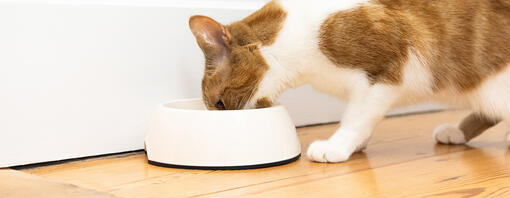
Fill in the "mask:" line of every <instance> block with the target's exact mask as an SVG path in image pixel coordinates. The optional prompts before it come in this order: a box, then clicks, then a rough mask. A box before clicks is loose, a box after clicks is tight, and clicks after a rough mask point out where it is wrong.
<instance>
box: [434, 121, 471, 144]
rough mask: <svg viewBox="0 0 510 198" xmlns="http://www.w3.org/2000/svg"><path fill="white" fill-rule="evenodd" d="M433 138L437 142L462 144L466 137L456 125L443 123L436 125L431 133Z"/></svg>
mask: <svg viewBox="0 0 510 198" xmlns="http://www.w3.org/2000/svg"><path fill="white" fill-rule="evenodd" d="M432 137H433V138H434V140H435V141H436V142H438V143H442V144H464V143H466V138H465V137H464V132H462V131H461V130H460V129H459V128H458V127H455V126H453V125H450V124H443V125H441V126H438V127H437V128H436V129H435V130H434V133H433V135H432Z"/></svg>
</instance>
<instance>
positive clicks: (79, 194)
mask: <svg viewBox="0 0 510 198" xmlns="http://www.w3.org/2000/svg"><path fill="white" fill-rule="evenodd" d="M0 197H1V198H45V197H51V198H115V196H113V195H109V194H107V193H104V192H100V191H96V190H89V189H85V188H82V187H78V186H75V185H71V184H65V183H59V182H54V181H50V180H47V179H44V178H41V177H37V176H34V175H30V174H27V173H23V172H20V171H14V170H9V169H0Z"/></svg>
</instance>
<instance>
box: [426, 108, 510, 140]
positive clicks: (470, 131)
mask: <svg viewBox="0 0 510 198" xmlns="http://www.w3.org/2000/svg"><path fill="white" fill-rule="evenodd" d="M499 122H500V120H499V119H492V118H488V117H487V116H485V115H483V114H481V113H472V114H470V115H469V116H467V117H466V118H464V120H462V122H461V123H460V124H459V126H453V125H450V124H443V125H441V126H438V127H437V128H436V129H435V130H434V133H433V137H434V140H435V141H436V142H438V143H442V144H464V143H466V142H469V141H470V140H472V139H473V138H475V137H477V136H479V135H480V134H482V133H483V132H484V131H485V130H487V129H489V128H491V127H493V126H494V125H496V124H498V123H499Z"/></svg>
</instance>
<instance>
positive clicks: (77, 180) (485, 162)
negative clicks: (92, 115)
mask: <svg viewBox="0 0 510 198" xmlns="http://www.w3.org/2000/svg"><path fill="white" fill-rule="evenodd" d="M468 113H469V112H465V111H453V112H442V113H432V114H423V115H412V116H405V117H397V118H390V119H386V120H385V121H383V122H382V123H381V124H380V125H379V126H378V127H377V130H376V132H375V134H374V136H373V138H372V140H371V141H370V144H369V147H368V149H367V150H366V151H365V152H364V153H358V154H355V155H354V156H353V157H352V159H351V160H350V161H348V162H346V163H340V164H320V163H312V162H309V161H308V160H307V159H306V157H302V158H301V159H300V160H299V161H297V162H295V163H292V164H289V165H285V166H281V167H274V168H266V169H259V170H246V171H198V170H179V169H168V168H160V167H155V166H151V165H148V164H147V163H146V157H145V155H134V156H128V157H125V158H115V159H100V160H92V161H86V162H78V163H71V164H63V165H57V166H51V167H43V168H38V169H32V170H26V172H29V173H32V174H36V175H40V176H43V177H46V178H50V179H53V180H58V181H63V182H69V183H72V184H76V185H80V186H84V187H88V188H93V189H97V190H101V191H106V192H110V193H112V194H114V195H117V196H120V197H191V196H205V197H239V196H246V195H250V196H254V197H266V196H267V197H280V196H283V197H287V196H288V195H292V196H293V197H309V196H310V195H312V194H309V193H319V194H320V195H324V196H328V195H336V196H338V195H344V196H346V197H352V196H356V197H358V196H360V197H363V196H367V197H371V196H388V195H400V196H412V195H420V196H423V197H426V196H450V195H452V194H455V193H457V194H459V195H460V194H463V193H464V194H468V193H471V194H474V193H475V192H477V193H478V192H479V191H481V192H479V193H478V195H489V194H491V193H493V194H492V195H502V194H505V193H508V187H509V186H508V184H510V182H508V178H509V177H508V171H509V170H510V160H509V159H510V157H509V153H508V149H507V147H506V146H505V145H504V135H505V131H508V130H510V127H508V126H506V125H499V126H497V127H495V128H494V129H491V130H490V131H489V132H487V134H484V135H482V137H480V138H477V139H475V140H474V142H472V143H470V144H469V145H470V146H447V145H436V144H435V143H434V142H433V140H432V138H431V136H432V130H433V129H434V128H435V127H436V126H437V125H439V124H442V123H445V122H448V123H456V122H457V121H459V120H460V119H461V118H462V117H463V116H465V115H467V114H468ZM336 127H337V126H335V125H324V126H316V127H308V128H302V129H299V130H298V134H299V137H300V140H301V143H302V146H303V151H306V148H307V146H308V145H309V144H310V143H311V142H312V141H313V140H315V139H324V138H327V137H328V136H330V135H331V134H332V133H333V132H334V131H335V129H336ZM505 164H508V165H507V166H505ZM484 168H485V169H484ZM480 189H482V190H483V191H482V190H480ZM441 193H442V194H441Z"/></svg>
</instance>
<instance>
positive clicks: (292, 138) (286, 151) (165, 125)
mask: <svg viewBox="0 0 510 198" xmlns="http://www.w3.org/2000/svg"><path fill="white" fill-rule="evenodd" d="M205 109H206V108H205V106H204V104H203V102H202V100H201V99H189V100H179V101H174V102H169V103H165V104H162V105H160V107H159V110H158V112H157V115H156V117H155V119H154V120H153V122H152V123H151V124H150V127H149V131H148V133H147V137H146V139H145V144H146V151H147V156H148V159H149V163H150V164H153V165H158V166H165V167H173V168H190V169H250V168H263V167H269V166H276V165H283V164H287V163H290V162H293V161H295V160H297V159H299V157H300V155H301V147H300V144H299V140H298V138H297V135H296V128H295V126H294V124H293V122H292V120H291V119H290V117H289V115H288V113H287V110H286V109H285V107H283V106H275V107H270V108H264V109H252V110H237V111H208V110H205Z"/></svg>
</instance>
